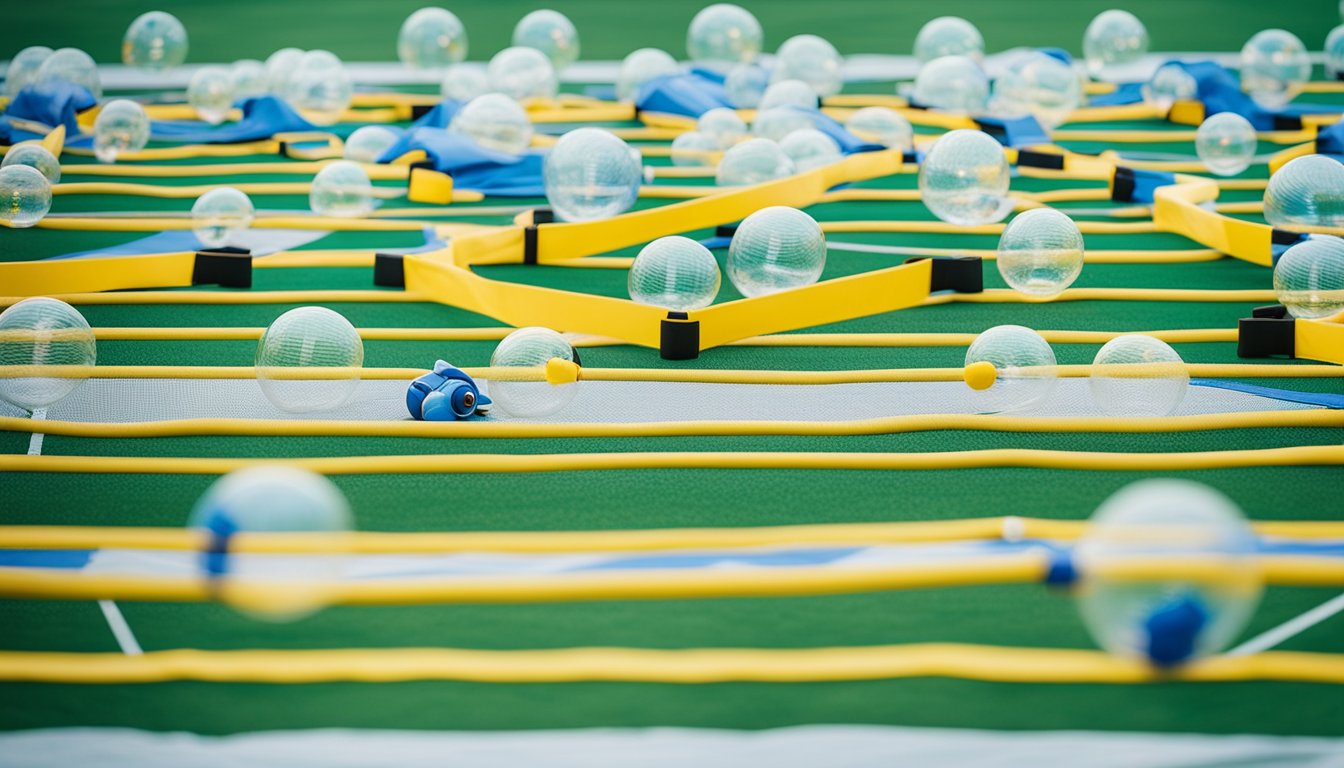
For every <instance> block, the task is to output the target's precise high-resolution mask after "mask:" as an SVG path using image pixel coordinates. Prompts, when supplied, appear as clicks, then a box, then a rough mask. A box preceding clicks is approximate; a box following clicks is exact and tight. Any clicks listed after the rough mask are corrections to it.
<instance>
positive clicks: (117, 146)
mask: <svg viewBox="0 0 1344 768" xmlns="http://www.w3.org/2000/svg"><path fill="white" fill-rule="evenodd" d="M148 143H149V115H148V114H146V112H145V108H144V107H142V106H140V105H139V104H137V103H136V102H134V101H130V100H128V99H117V100H115V101H110V102H108V103H107V104H104V105H103V108H102V109H100V110H98V117H97V118H95V119H94V121H93V154H94V156H95V157H97V158H98V160H99V161H101V162H104V163H114V162H116V160H117V157H119V156H120V155H122V154H124V153H126V152H139V151H140V150H142V149H144V148H145V145H146V144H148Z"/></svg>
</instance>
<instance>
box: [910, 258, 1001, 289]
mask: <svg viewBox="0 0 1344 768" xmlns="http://www.w3.org/2000/svg"><path fill="white" fill-rule="evenodd" d="M922 260H923V257H920V258H915V259H907V260H906V262H905V263H907V264H909V263H910V262H912V261H922ZM929 261H931V262H933V274H931V275H929V293H934V292H936V291H954V292H956V293H983V292H984V290H985V274H984V260H983V259H981V258H980V257H979V256H954V257H947V258H942V257H940V258H936V259H929Z"/></svg>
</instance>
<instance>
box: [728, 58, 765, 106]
mask: <svg viewBox="0 0 1344 768" xmlns="http://www.w3.org/2000/svg"><path fill="white" fill-rule="evenodd" d="M769 84H770V73H769V72H767V71H765V67H762V66H760V65H759V64H753V63H751V62H741V63H739V64H734V65H733V68H732V69H730V70H728V75H727V76H726V77H725V78H724V79H723V89H724V91H725V92H727V94H728V100H729V101H731V102H732V103H733V106H734V107H737V108H738V109H756V108H757V107H758V106H759V105H760V103H761V97H763V96H764V95H765V89H766V87H767V86H768V85H769Z"/></svg>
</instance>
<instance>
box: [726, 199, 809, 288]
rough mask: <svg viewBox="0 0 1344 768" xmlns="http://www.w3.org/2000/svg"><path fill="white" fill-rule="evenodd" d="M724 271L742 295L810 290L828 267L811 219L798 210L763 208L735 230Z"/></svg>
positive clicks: (775, 207) (774, 207)
mask: <svg viewBox="0 0 1344 768" xmlns="http://www.w3.org/2000/svg"><path fill="white" fill-rule="evenodd" d="M727 268H728V279H729V280H731V281H732V283H733V286H734V287H736V288H737V290H738V292H739V293H741V294H742V295H743V296H764V295H766V294H769V293H778V292H779V291H787V290H789V289H791V288H800V287H802V286H805V285H812V284H813V283H815V282H817V280H818V279H820V278H821V272H822V270H823V269H825V268H826V236H825V235H823V234H822V232H821V226H820V225H819V224H817V222H816V220H815V219H813V218H812V217H811V216H808V215H807V214H806V213H803V212H802V211H800V210H798V209H796V208H787V207H785V206H772V207H769V208H762V209H761V210H759V211H757V212H755V213H753V214H751V215H750V216H748V217H747V218H745V219H743V220H742V223H741V224H739V225H738V227H737V232H736V233H734V234H733V239H732V242H731V243H729V245H728V262H727Z"/></svg>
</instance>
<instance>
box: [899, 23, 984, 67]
mask: <svg viewBox="0 0 1344 768" xmlns="http://www.w3.org/2000/svg"><path fill="white" fill-rule="evenodd" d="M984 55H985V38H984V37H982V36H981V35H980V30H978V29H976V28H975V25H974V24H972V23H971V22H969V21H967V20H965V19H963V18H960V17H958V16H939V17H938V18H936V19H933V20H931V21H928V22H926V23H925V24H924V26H922V27H920V28H919V34H918V35H916V36H915V58H917V59H919V60H920V61H933V60H934V59H937V58H940V57H942V56H969V57H971V58H973V59H975V60H976V61H979V60H980V58H981V57H982V56H984Z"/></svg>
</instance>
